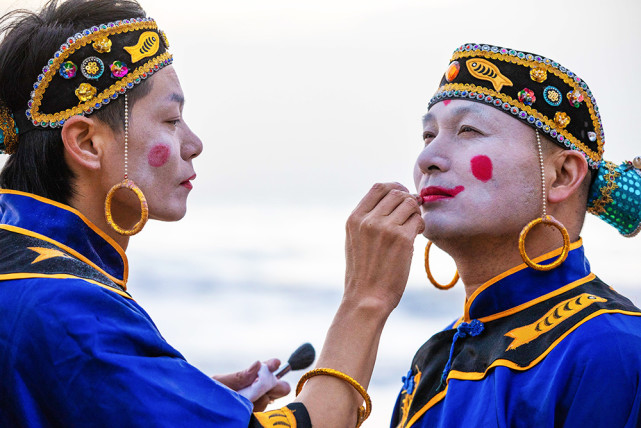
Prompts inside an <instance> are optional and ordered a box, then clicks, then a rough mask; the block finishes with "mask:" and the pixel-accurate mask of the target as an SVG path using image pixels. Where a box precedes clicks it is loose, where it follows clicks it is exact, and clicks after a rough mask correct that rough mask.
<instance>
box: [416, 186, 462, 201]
mask: <svg viewBox="0 0 641 428" xmlns="http://www.w3.org/2000/svg"><path fill="white" fill-rule="evenodd" d="M463 190H465V187H463V186H456V187H453V188H451V189H448V188H447V187H441V186H429V187H426V188H424V189H423V190H421V197H422V198H423V203H427V202H434V201H440V200H441V199H449V198H453V197H455V196H456V195H458V194H459V193H461V192H462V191H463Z"/></svg>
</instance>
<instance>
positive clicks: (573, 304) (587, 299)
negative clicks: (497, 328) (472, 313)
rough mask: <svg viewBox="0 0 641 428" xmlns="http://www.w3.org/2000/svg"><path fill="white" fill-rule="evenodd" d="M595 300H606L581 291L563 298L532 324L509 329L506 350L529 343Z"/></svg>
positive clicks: (595, 301)
mask: <svg viewBox="0 0 641 428" xmlns="http://www.w3.org/2000/svg"><path fill="white" fill-rule="evenodd" d="M597 302H607V300H606V299H604V298H603V297H599V296H595V295H594V294H588V293H583V294H581V295H579V296H578V297H572V298H571V299H568V300H564V301H562V302H561V303H559V304H558V305H556V306H554V307H553V308H552V309H550V310H549V311H548V312H547V313H546V314H545V315H543V317H542V318H541V319H539V320H538V321H535V322H533V323H532V324H528V325H524V326H523V327H518V328H515V329H514V330H510V331H508V332H507V333H505V335H506V336H507V337H511V338H512V339H514V340H513V341H512V343H510V345H509V346H508V347H507V349H506V351H509V350H510V349H516V348H518V347H519V346H521V345H525V344H526V343H530V342H531V341H533V340H534V339H536V338H537V337H539V336H541V335H543V334H545V333H547V332H548V331H550V330H552V329H553V328H554V327H556V326H558V325H559V324H561V323H562V322H563V321H565V320H567V319H568V318H570V317H571V316H572V315H574V314H576V313H578V312H581V311H582V310H583V309H585V308H587V307H588V306H590V305H592V304H593V303H597Z"/></svg>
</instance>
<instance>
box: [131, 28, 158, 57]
mask: <svg viewBox="0 0 641 428" xmlns="http://www.w3.org/2000/svg"><path fill="white" fill-rule="evenodd" d="M158 48H160V36H159V35H158V33H156V32H155V31H145V32H144V33H142V34H141V35H140V38H138V43H136V44H135V45H134V46H125V47H124V49H125V50H126V51H127V52H129V54H130V55H131V62H132V63H136V62H138V61H140V60H141V59H143V58H147V57H150V56H154V55H155V54H156V52H158Z"/></svg>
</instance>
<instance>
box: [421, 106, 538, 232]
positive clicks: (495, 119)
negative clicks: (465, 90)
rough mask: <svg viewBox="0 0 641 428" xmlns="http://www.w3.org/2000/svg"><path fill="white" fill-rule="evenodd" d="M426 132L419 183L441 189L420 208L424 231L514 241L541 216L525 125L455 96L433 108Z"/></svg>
mask: <svg viewBox="0 0 641 428" xmlns="http://www.w3.org/2000/svg"><path fill="white" fill-rule="evenodd" d="M423 137H424V138H423V139H424V142H425V146H424V148H423V150H422V151H421V153H420V154H419V156H418V158H417V160H416V165H415V168H414V182H415V185H416V188H417V190H418V191H419V192H421V191H422V192H423V193H424V194H427V195H436V196H428V198H427V200H426V202H425V203H424V204H423V206H422V214H423V219H424V221H425V226H426V229H425V233H424V234H425V236H426V237H428V238H430V239H432V240H437V239H445V240H450V239H457V238H461V239H466V240H468V239H473V238H475V237H483V236H486V237H490V236H501V235H509V236H512V237H514V239H516V237H517V236H518V233H519V232H520V230H521V229H522V228H523V226H525V225H526V224H527V223H528V222H529V221H530V220H532V219H534V218H535V217H537V216H540V215H541V207H542V202H541V188H540V180H541V179H540V170H539V162H538V155H537V151H536V140H535V136H534V130H533V129H531V128H530V127H529V126H527V125H526V124H523V123H521V122H519V121H518V120H517V119H514V118H512V117H510V116H509V115H507V114H505V113H503V112H501V111H498V110H497V109H495V108H494V107H491V106H486V105H483V104H481V103H477V102H473V101H465V100H453V101H452V102H450V103H444V102H440V103H437V104H436V105H434V106H433V107H432V108H431V109H430V111H429V113H428V114H427V115H426V117H425V121H424V129H423ZM461 189H462V190H461ZM439 193H443V194H444V195H443V197H438V194H439ZM448 193H450V196H449V197H448V196H447V194H448ZM454 194H455V195H454Z"/></svg>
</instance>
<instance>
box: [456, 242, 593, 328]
mask: <svg viewBox="0 0 641 428" xmlns="http://www.w3.org/2000/svg"><path fill="white" fill-rule="evenodd" d="M560 251H561V249H560V248H559V249H557V250H554V251H552V252H550V253H547V254H544V255H543V256H540V257H538V258H536V259H535V261H536V262H537V263H541V262H542V261H544V260H553V259H554V258H556V257H557V256H558V255H559V253H560ZM592 276H593V275H591V274H590V264H589V263H588V260H587V259H586V258H585V255H584V252H583V241H582V240H581V239H579V240H578V241H576V242H574V243H573V244H572V245H571V246H570V252H569V254H568V258H567V259H566V260H565V262H563V263H562V264H561V266H559V267H558V268H556V269H553V270H551V271H547V272H542V271H537V270H535V269H532V268H529V267H527V266H526V265H525V264H520V265H518V266H516V267H514V268H512V269H510V270H508V271H506V272H503V273H502V274H500V275H498V276H496V277H494V278H492V279H491V280H489V281H487V282H486V283H485V284H483V285H482V286H480V287H479V288H478V289H477V290H476V291H475V292H474V294H472V296H471V297H470V298H469V299H468V300H467V302H465V313H464V316H463V321H465V322H470V320H472V319H481V321H486V320H489V319H487V318H488V317H490V318H495V317H498V316H500V314H503V313H504V312H516V311H518V309H519V307H520V306H522V305H526V304H527V303H528V302H532V301H534V300H537V299H539V298H541V297H542V296H545V295H547V294H549V293H553V292H554V291H556V290H558V289H560V288H562V287H564V286H566V285H568V284H572V283H575V282H577V281H581V280H584V281H589V280H590V279H591V278H592ZM506 315H507V314H506Z"/></svg>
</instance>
